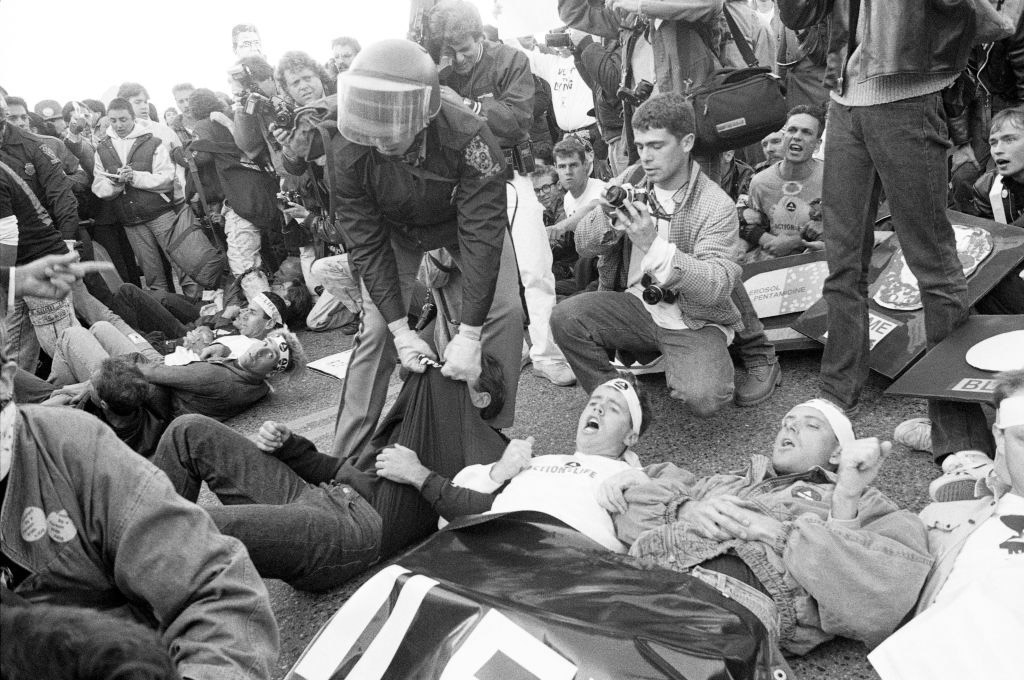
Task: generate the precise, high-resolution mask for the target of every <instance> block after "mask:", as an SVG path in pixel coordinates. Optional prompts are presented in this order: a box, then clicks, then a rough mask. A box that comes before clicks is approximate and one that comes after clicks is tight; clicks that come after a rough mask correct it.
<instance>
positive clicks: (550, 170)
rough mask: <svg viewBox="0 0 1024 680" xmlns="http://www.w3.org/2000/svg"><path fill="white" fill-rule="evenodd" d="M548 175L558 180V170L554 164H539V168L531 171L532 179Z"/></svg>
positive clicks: (549, 177)
mask: <svg viewBox="0 0 1024 680" xmlns="http://www.w3.org/2000/svg"><path fill="white" fill-rule="evenodd" d="M535 177H536V178H538V179H539V178H541V177H547V178H548V179H553V180H555V181H556V182H557V181H558V170H556V169H555V167H554V166H553V165H538V166H537V169H536V170H534V171H533V172H531V173H530V179H533V178H535Z"/></svg>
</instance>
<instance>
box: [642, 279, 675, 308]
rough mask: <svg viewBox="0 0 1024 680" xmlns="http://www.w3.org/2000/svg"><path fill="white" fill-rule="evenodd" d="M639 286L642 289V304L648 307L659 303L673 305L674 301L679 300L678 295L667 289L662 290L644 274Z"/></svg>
mask: <svg viewBox="0 0 1024 680" xmlns="http://www.w3.org/2000/svg"><path fill="white" fill-rule="evenodd" d="M640 285H641V286H643V287H644V292H643V294H642V297H643V299H644V302H646V303H647V304H649V305H652V306H653V305H656V304H659V303H661V302H667V303H668V304H670V305H671V304H675V301H676V300H678V299H679V293H677V292H675V291H674V290H669V289H668V288H662V287H661V286H659V285H658V284H656V283H655V282H654V279H652V278H651V275H650V274H644V276H643V278H642V279H640Z"/></svg>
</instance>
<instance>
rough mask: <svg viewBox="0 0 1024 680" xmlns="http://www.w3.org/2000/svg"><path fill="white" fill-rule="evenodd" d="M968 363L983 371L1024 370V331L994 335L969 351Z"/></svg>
mask: <svg viewBox="0 0 1024 680" xmlns="http://www.w3.org/2000/svg"><path fill="white" fill-rule="evenodd" d="M965 359H966V360H967V363H968V364H970V365H971V366H974V367H975V368H977V369H980V370H982V371H993V372H997V371H1014V370H1017V369H1020V368H1024V331H1010V332H1008V333H1000V334H999V335H993V336H992V337H991V338H987V339H985V340H982V341H981V342H979V343H978V344H976V345H975V346H974V347H972V348H970V349H969V350H967V356H966V357H965Z"/></svg>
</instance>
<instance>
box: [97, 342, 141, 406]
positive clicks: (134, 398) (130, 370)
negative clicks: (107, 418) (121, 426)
mask: <svg viewBox="0 0 1024 680" xmlns="http://www.w3.org/2000/svg"><path fill="white" fill-rule="evenodd" d="M92 386H93V389H94V390H96V396H97V397H99V398H100V399H102V400H103V402H104V403H105V404H106V405H107V408H109V409H110V410H111V411H113V412H114V413H116V414H118V415H122V416H126V415H129V414H131V413H134V412H135V411H137V410H138V409H139V406H140V405H141V404H144V403H145V402H146V400H147V399H148V398H149V381H147V380H146V379H145V378H144V377H143V376H142V371H140V370H139V367H138V366H136V365H135V363H134V362H132V361H129V360H128V359H125V358H124V357H112V358H108V359H104V360H103V361H102V362H101V363H100V369H99V370H98V371H96V373H95V374H94V375H93V376H92Z"/></svg>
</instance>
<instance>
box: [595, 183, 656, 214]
mask: <svg viewBox="0 0 1024 680" xmlns="http://www.w3.org/2000/svg"><path fill="white" fill-rule="evenodd" d="M647 194H648V192H647V189H642V188H640V187H635V186H633V185H632V184H623V185H621V186H620V185H615V184H610V185H608V186H607V187H606V188H605V190H604V193H603V194H602V195H601V198H603V199H604V200H605V201H607V202H608V205H609V206H611V207H612V208H614V209H616V210H617V209H619V208H621V207H622V206H623V205H625V204H626V203H627V202H629V203H643V204H644V205H647V204H648V199H647Z"/></svg>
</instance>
